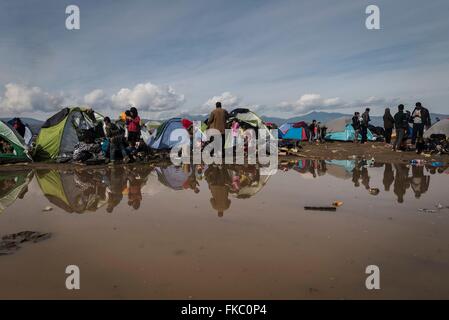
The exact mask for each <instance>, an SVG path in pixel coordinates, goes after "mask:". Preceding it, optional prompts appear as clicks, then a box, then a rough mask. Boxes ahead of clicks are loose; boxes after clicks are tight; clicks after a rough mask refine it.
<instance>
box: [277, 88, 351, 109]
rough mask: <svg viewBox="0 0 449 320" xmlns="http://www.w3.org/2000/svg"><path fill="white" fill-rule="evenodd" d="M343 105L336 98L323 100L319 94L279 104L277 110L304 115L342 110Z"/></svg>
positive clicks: (304, 95) (309, 94) (305, 95)
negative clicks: (333, 109) (314, 111)
mask: <svg viewBox="0 0 449 320" xmlns="http://www.w3.org/2000/svg"><path fill="white" fill-rule="evenodd" d="M344 105H345V103H344V102H343V101H342V100H341V99H340V98H338V97H335V98H327V99H325V98H323V97H321V95H319V94H315V93H308V94H303V95H302V96H301V97H300V98H299V99H298V100H296V101H295V102H285V101H284V102H281V103H280V105H279V108H280V111H285V112H297V113H302V114H304V113H307V112H309V111H313V110H323V109H330V108H337V107H338V108H342V107H343V106H344Z"/></svg>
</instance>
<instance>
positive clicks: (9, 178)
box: [0, 170, 33, 213]
mask: <svg viewBox="0 0 449 320" xmlns="http://www.w3.org/2000/svg"><path fill="white" fill-rule="evenodd" d="M32 178H33V172H32V171H31V170H30V171H18V172H17V171H16V172H2V173H1V175H0V213H2V212H3V211H5V209H6V208H7V207H9V206H10V205H12V204H13V203H14V202H15V201H16V199H17V198H22V197H23V196H24V194H25V193H26V191H27V190H28V183H30V181H31V179H32Z"/></svg>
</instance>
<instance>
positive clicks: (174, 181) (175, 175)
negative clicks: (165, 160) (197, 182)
mask: <svg viewBox="0 0 449 320" xmlns="http://www.w3.org/2000/svg"><path fill="white" fill-rule="evenodd" d="M155 170H156V172H157V176H158V179H159V181H160V182H161V183H162V184H164V185H165V186H167V187H169V188H170V189H173V190H182V189H183V184H184V182H185V181H186V180H187V179H188V178H189V175H190V174H189V173H186V172H184V170H183V169H182V167H177V166H169V167H167V168H156V169H155Z"/></svg>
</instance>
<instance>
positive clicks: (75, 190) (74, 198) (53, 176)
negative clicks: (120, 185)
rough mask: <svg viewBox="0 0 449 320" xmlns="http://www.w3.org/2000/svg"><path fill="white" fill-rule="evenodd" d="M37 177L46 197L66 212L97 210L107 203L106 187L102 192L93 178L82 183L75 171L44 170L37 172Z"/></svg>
mask: <svg viewBox="0 0 449 320" xmlns="http://www.w3.org/2000/svg"><path fill="white" fill-rule="evenodd" d="M36 178H37V182H38V184H39V187H40V188H41V190H42V192H43V193H44V195H45V197H46V198H47V199H48V200H49V201H50V202H51V203H52V204H54V205H56V206H58V207H59V208H61V209H63V210H64V211H66V212H69V213H72V212H76V213H83V212H85V211H86V210H88V211H96V210H97V209H99V208H100V207H102V206H103V205H105V204H106V203H107V198H106V192H105V191H106V188H104V189H103V192H102V190H101V188H98V187H97V186H96V185H95V184H94V183H93V182H92V179H90V180H91V181H89V179H84V180H83V182H82V183H80V182H79V181H80V177H78V176H77V175H76V174H75V173H74V172H62V171H58V170H43V171H38V172H37V174H36ZM88 178H92V177H88Z"/></svg>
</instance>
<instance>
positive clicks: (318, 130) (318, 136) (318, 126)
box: [316, 121, 322, 142]
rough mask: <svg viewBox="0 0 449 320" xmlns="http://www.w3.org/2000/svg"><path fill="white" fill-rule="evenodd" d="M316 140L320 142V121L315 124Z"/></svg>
mask: <svg viewBox="0 0 449 320" xmlns="http://www.w3.org/2000/svg"><path fill="white" fill-rule="evenodd" d="M316 141H317V142H321V141H322V136H321V122H320V121H318V122H317V124H316Z"/></svg>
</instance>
